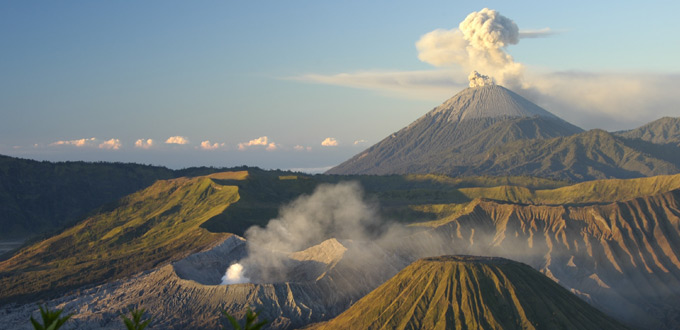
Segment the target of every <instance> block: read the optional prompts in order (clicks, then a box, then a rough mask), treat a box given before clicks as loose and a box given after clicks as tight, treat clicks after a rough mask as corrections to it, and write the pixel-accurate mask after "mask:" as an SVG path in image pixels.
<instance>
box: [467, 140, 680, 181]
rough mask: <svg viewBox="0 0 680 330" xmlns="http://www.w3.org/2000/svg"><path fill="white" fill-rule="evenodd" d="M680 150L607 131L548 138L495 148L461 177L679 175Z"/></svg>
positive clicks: (585, 178)
mask: <svg viewBox="0 0 680 330" xmlns="http://www.w3.org/2000/svg"><path fill="white" fill-rule="evenodd" d="M678 156H680V148H678V147H676V146H673V145H669V146H659V145H652V146H650V143H648V142H644V141H640V140H628V139H624V138H621V137H618V136H616V135H613V134H611V133H608V132H605V131H603V130H598V129H595V130H590V131H587V132H583V133H579V134H575V135H571V136H565V137H558V138H553V139H546V140H518V141H513V142H510V143H506V144H503V145H500V146H495V147H494V148H491V149H490V150H489V151H488V153H487V155H486V158H485V159H484V160H483V161H481V162H480V163H478V164H476V165H475V166H471V167H469V168H467V169H465V170H463V171H461V173H462V174H463V175H471V174H472V173H475V174H476V173H483V174H485V175H521V174H530V175H533V176H539V177H550V178H559V179H567V180H571V181H588V180H597V179H606V178H637V177H643V176H655V175H666V174H674V173H680V157H678Z"/></svg>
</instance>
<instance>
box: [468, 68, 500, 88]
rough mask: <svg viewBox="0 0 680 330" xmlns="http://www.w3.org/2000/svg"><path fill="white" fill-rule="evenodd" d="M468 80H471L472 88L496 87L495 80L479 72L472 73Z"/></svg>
mask: <svg viewBox="0 0 680 330" xmlns="http://www.w3.org/2000/svg"><path fill="white" fill-rule="evenodd" d="M468 80H470V87H481V86H487V85H494V81H493V78H491V77H489V76H486V75H483V74H481V73H479V72H477V71H472V72H471V73H470V75H469V76H468Z"/></svg>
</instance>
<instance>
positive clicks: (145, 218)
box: [0, 172, 247, 301]
mask: <svg viewBox="0 0 680 330" xmlns="http://www.w3.org/2000/svg"><path fill="white" fill-rule="evenodd" d="M234 175H236V177H237V178H243V177H245V176H246V175H247V173H246V172H238V173H236V174H234ZM229 181H230V180H219V179H214V178H212V177H210V176H203V177H196V178H179V179H172V180H164V181H158V182H156V183H155V184H153V185H152V186H150V187H149V188H147V189H144V190H142V191H139V192H137V193H134V194H132V195H129V196H127V197H125V198H123V199H121V200H120V201H119V202H118V203H117V205H116V207H113V208H111V210H107V211H102V212H101V213H98V214H95V215H93V216H91V217H89V218H87V219H85V220H83V221H81V222H80V223H78V224H77V225H75V226H73V227H71V228H69V229H67V230H65V231H63V232H62V233H60V234H58V235H55V236H53V237H50V238H48V239H46V240H43V241H40V242H37V243H35V244H33V245H31V246H29V247H26V248H24V249H22V250H20V251H19V252H18V253H17V254H16V255H14V256H13V257H11V258H9V259H7V260H5V261H0V287H2V288H3V290H2V296H0V300H4V301H19V300H24V299H29V300H30V299H35V298H37V297H40V296H42V294H46V293H51V294H56V293H59V292H63V291H65V290H68V289H71V288H76V287H79V286H82V285H85V284H95V283H102V282H104V281H110V280H113V279H117V278H120V277H123V276H127V275H131V274H134V273H137V272H140V271H143V270H146V269H150V268H153V267H155V266H157V265H159V264H162V263H166V262H169V261H173V260H178V259H180V258H182V257H184V256H186V255H189V254H191V253H194V252H197V251H200V250H202V249H205V248H206V247H209V246H211V245H213V244H216V243H217V242H220V241H221V240H222V239H224V238H226V237H228V235H229V234H226V233H210V232H208V231H206V230H204V229H202V228H200V227H199V226H200V225H201V224H202V223H204V222H205V221H207V220H208V219H210V218H212V217H215V216H216V215H218V214H221V213H223V212H224V210H225V209H226V208H227V207H228V206H230V205H231V204H233V203H235V202H236V201H238V199H239V194H238V187H236V186H233V185H228V184H223V183H224V182H229ZM231 181H233V180H231ZM220 182H222V183H220Z"/></svg>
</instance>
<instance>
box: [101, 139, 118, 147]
mask: <svg viewBox="0 0 680 330" xmlns="http://www.w3.org/2000/svg"><path fill="white" fill-rule="evenodd" d="M122 146H123V144H122V143H120V140H118V139H110V140H106V141H104V142H102V143H100V144H99V149H110V150H118V149H120V147H122Z"/></svg>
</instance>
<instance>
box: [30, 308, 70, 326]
mask: <svg viewBox="0 0 680 330" xmlns="http://www.w3.org/2000/svg"><path fill="white" fill-rule="evenodd" d="M38 308H40V316H41V317H42V324H40V323H39V322H38V321H36V320H35V319H34V318H33V316H31V324H32V325H33V329H35V330H57V329H59V328H61V326H62V325H64V323H66V321H68V319H70V318H71V316H73V314H68V315H65V316H61V313H62V312H63V310H61V309H57V310H54V311H51V310H49V308H47V306H45V307H43V306H38Z"/></svg>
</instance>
